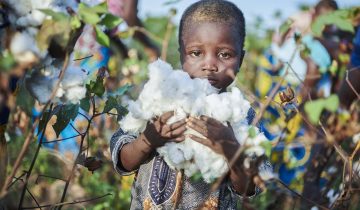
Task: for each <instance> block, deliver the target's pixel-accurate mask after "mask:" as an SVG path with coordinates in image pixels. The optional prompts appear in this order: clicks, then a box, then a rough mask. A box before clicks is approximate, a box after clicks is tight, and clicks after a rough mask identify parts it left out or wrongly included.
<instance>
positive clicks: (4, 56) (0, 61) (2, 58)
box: [0, 51, 16, 71]
mask: <svg viewBox="0 0 360 210" xmlns="http://www.w3.org/2000/svg"><path fill="white" fill-rule="evenodd" d="M15 64H16V62H15V59H14V57H13V56H12V55H11V54H10V53H9V52H8V51H3V52H2V53H1V54H0V71H9V70H11V68H12V67H13V66H14V65H15Z"/></svg>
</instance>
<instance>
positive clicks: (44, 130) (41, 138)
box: [19, 104, 53, 209]
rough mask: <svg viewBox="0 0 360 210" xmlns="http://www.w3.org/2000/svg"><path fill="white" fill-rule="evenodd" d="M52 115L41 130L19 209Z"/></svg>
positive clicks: (27, 173)
mask: <svg viewBox="0 0 360 210" xmlns="http://www.w3.org/2000/svg"><path fill="white" fill-rule="evenodd" d="M52 107H53V104H51V105H50V112H52ZM50 117H51V115H48V117H47V119H46V123H45V126H44V128H43V130H42V131H41V137H40V139H39V143H38V147H37V149H36V152H35V155H34V157H33V159H32V161H31V164H30V168H29V170H28V171H27V172H26V177H25V181H24V187H23V190H22V192H21V196H20V202H19V209H21V208H22V204H23V201H24V197H25V192H26V191H28V188H27V184H28V182H29V178H30V175H31V172H32V170H33V168H34V165H35V162H36V159H37V157H38V155H39V151H40V148H41V145H42V141H43V139H44V136H45V132H46V128H47V124H48V123H49V120H50Z"/></svg>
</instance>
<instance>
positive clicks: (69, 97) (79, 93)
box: [65, 86, 86, 104]
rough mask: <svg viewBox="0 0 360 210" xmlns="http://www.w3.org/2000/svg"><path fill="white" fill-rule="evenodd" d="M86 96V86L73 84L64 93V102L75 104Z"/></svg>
mask: <svg viewBox="0 0 360 210" xmlns="http://www.w3.org/2000/svg"><path fill="white" fill-rule="evenodd" d="M85 96H86V88H85V87H84V86H73V87H71V88H68V89H67V90H66V93H65V99H66V100H65V102H70V103H72V104H77V103H79V102H80V100H81V99H83V98H85Z"/></svg>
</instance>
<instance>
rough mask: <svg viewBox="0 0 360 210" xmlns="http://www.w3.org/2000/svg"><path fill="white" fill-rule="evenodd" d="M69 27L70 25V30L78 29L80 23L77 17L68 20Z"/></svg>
mask: <svg viewBox="0 0 360 210" xmlns="http://www.w3.org/2000/svg"><path fill="white" fill-rule="evenodd" d="M70 25H71V28H72V29H77V28H80V26H81V21H80V19H79V17H78V16H76V15H75V16H72V17H71V19H70Z"/></svg>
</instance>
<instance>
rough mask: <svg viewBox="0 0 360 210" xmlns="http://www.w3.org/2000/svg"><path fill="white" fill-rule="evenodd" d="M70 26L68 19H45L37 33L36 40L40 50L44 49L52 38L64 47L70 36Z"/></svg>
mask: <svg viewBox="0 0 360 210" xmlns="http://www.w3.org/2000/svg"><path fill="white" fill-rule="evenodd" d="M70 32H71V26H70V21H69V20H62V21H54V20H45V21H44V22H43V24H42V25H41V28H40V31H39V33H37V36H36V41H37V44H38V47H39V48H40V49H41V50H46V49H47V48H48V47H49V45H50V42H51V41H52V40H54V41H55V42H56V43H57V44H59V46H61V47H63V48H65V47H66V45H67V43H68V41H69V38H70Z"/></svg>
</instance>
